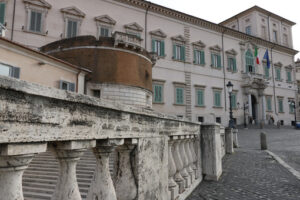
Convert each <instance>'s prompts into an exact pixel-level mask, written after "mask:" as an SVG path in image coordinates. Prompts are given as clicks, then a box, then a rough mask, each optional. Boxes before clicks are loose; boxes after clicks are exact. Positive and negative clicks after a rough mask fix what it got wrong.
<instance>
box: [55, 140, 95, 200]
mask: <svg viewBox="0 0 300 200" xmlns="http://www.w3.org/2000/svg"><path fill="white" fill-rule="evenodd" d="M95 146H96V141H95V140H94V141H68V142H57V143H55V144H54V145H53V148H52V151H53V152H54V154H55V157H56V158H57V159H58V161H59V175H58V182H57V184H56V188H55V191H54V194H53V196H52V198H51V199H52V200H81V195H80V191H79V188H78V183H77V177H76V165H77V162H78V161H79V159H80V157H81V156H82V155H83V152H84V151H85V150H86V149H87V148H92V147H95Z"/></svg>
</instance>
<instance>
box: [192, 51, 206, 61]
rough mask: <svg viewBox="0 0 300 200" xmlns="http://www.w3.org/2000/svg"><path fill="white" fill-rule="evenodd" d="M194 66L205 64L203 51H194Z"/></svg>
mask: <svg viewBox="0 0 300 200" xmlns="http://www.w3.org/2000/svg"><path fill="white" fill-rule="evenodd" d="M194 64H197V65H204V64H205V56H204V51H203V50H198V49H194Z"/></svg>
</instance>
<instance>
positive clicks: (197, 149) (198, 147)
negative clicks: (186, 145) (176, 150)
mask: <svg viewBox="0 0 300 200" xmlns="http://www.w3.org/2000/svg"><path fill="white" fill-rule="evenodd" d="M201 138H202V135H201V133H200V134H199V135H197V136H196V137H195V140H194V142H193V145H194V149H195V154H196V167H197V173H196V179H198V178H199V179H200V180H202V178H203V175H202V173H203V167H202V162H203V159H202V150H201V144H202V140H201Z"/></svg>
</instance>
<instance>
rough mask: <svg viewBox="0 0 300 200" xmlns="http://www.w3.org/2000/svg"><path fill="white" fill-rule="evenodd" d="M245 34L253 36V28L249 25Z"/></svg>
mask: <svg viewBox="0 0 300 200" xmlns="http://www.w3.org/2000/svg"><path fill="white" fill-rule="evenodd" d="M245 33H246V34H247V35H252V28H251V25H248V26H246V27H245Z"/></svg>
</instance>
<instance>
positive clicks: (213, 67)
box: [210, 65, 222, 71]
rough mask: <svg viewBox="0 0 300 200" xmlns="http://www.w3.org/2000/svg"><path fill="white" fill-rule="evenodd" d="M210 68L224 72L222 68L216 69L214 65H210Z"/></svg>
mask: <svg viewBox="0 0 300 200" xmlns="http://www.w3.org/2000/svg"><path fill="white" fill-rule="evenodd" d="M210 67H211V68H212V69H216V70H220V71H221V70H222V67H215V66H212V65H210Z"/></svg>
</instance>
